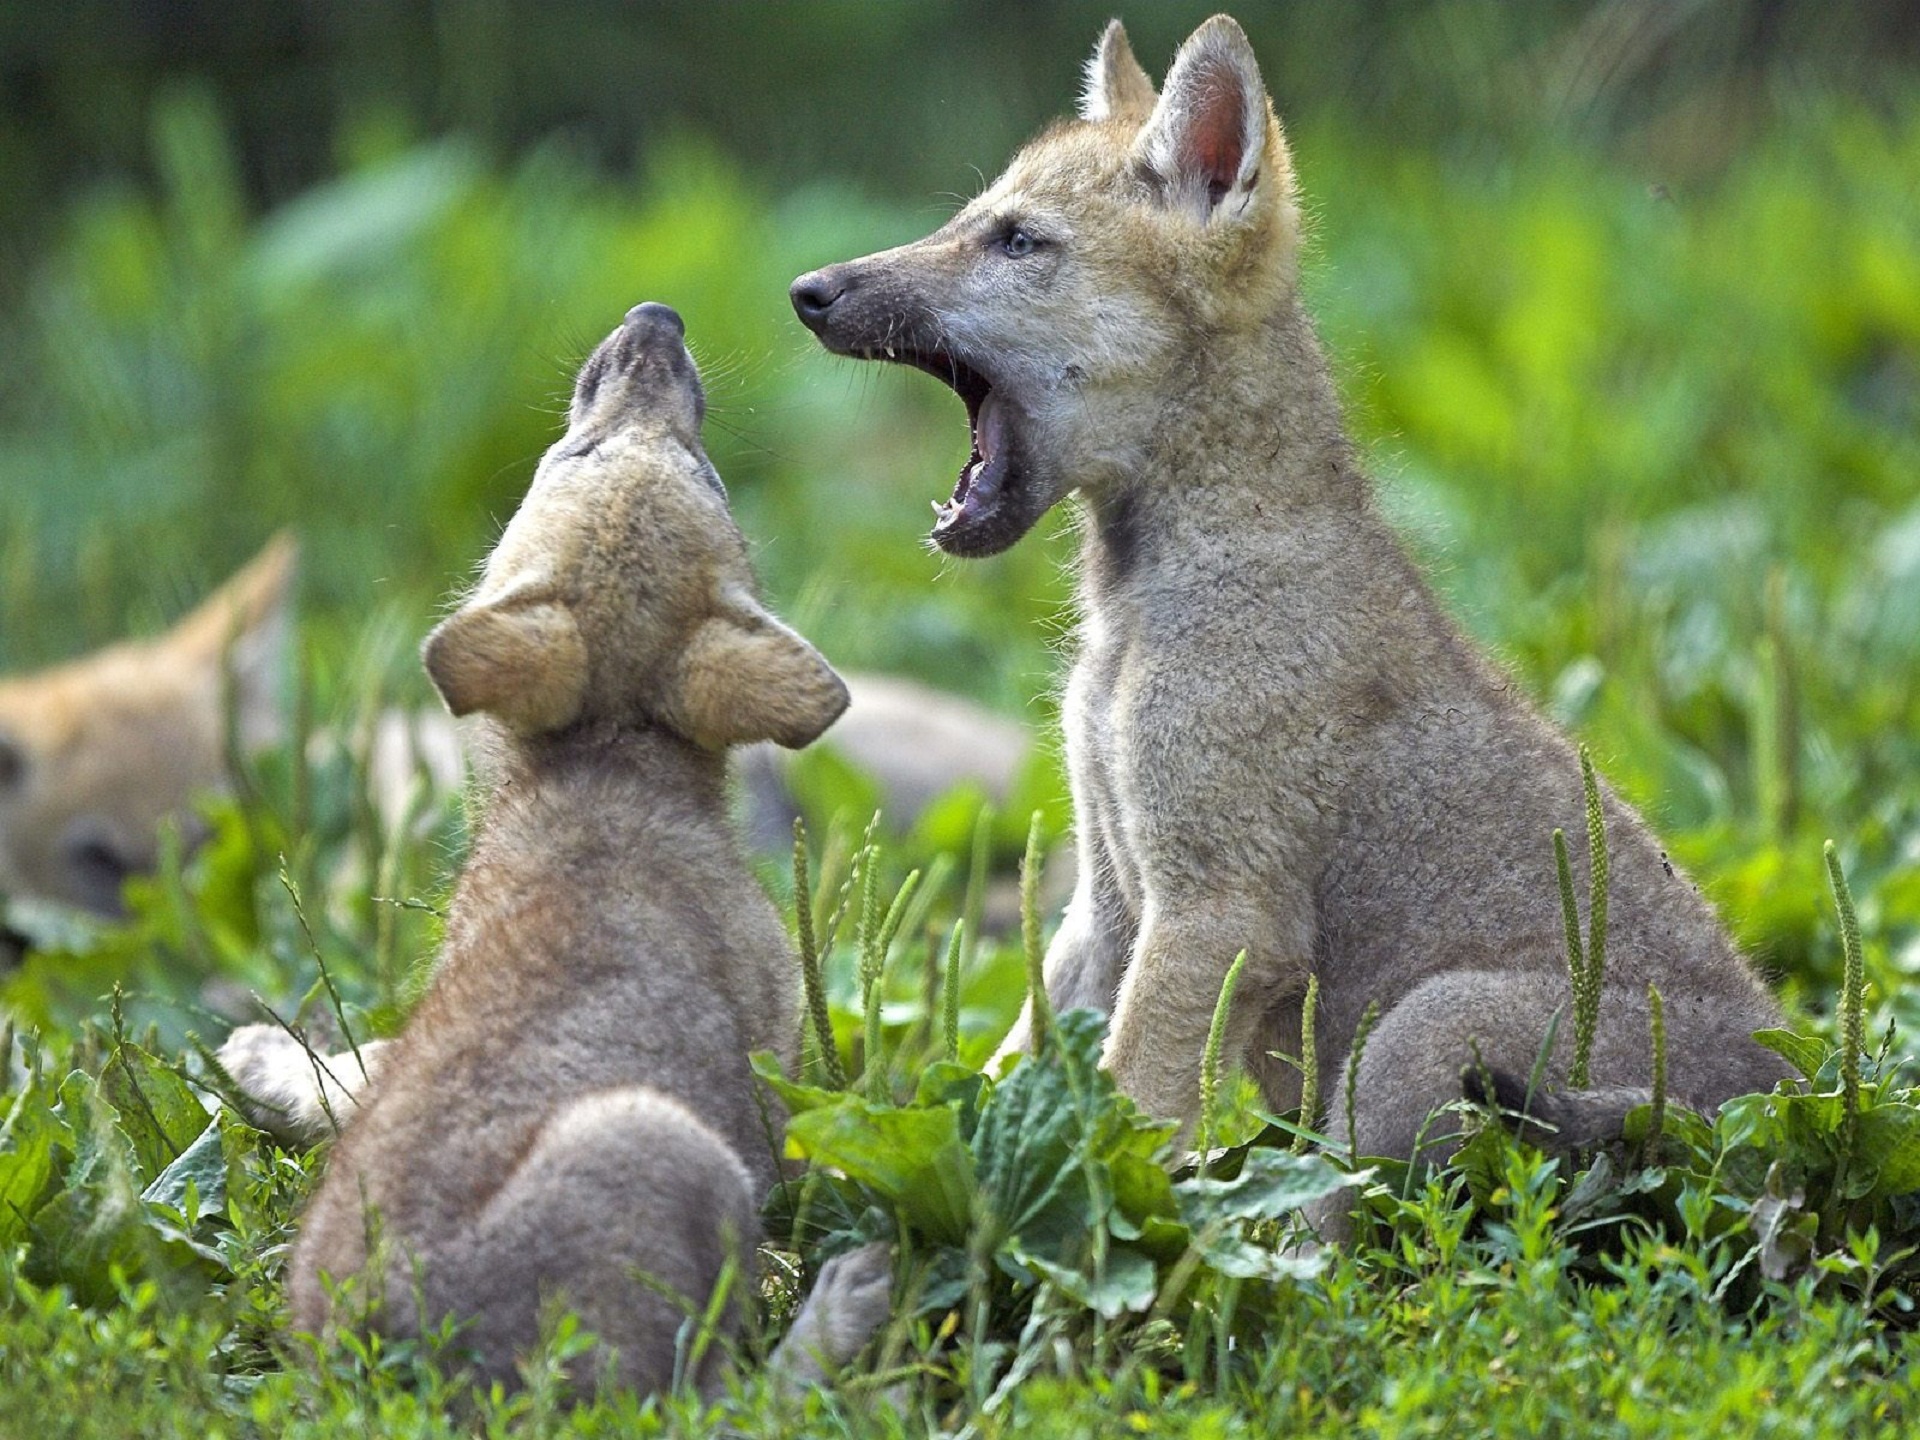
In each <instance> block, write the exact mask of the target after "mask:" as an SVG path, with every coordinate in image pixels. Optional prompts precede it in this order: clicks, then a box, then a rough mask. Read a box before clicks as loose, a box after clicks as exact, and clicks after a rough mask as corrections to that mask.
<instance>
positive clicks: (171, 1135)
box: [100, 1044, 208, 1182]
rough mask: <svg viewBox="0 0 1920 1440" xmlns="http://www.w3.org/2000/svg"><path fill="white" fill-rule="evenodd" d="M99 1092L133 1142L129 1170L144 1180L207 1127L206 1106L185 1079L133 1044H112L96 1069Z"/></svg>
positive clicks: (160, 1168) (177, 1154)
mask: <svg viewBox="0 0 1920 1440" xmlns="http://www.w3.org/2000/svg"><path fill="white" fill-rule="evenodd" d="M100 1095H101V1097H102V1098H103V1099H104V1100H106V1102H107V1103H108V1104H109V1105H111V1106H112V1107H113V1108H114V1110H115V1112H116V1113H117V1114H118V1115H119V1118H120V1129H121V1131H122V1132H123V1133H124V1134H125V1135H126V1137H127V1138H128V1139H129V1140H130V1141H132V1142H133V1156H134V1170H135V1173H136V1174H137V1175H138V1176H139V1178H140V1179H141V1180H142V1181H143V1182H150V1181H152V1180H153V1178H154V1177H155V1176H157V1175H159V1174H160V1173H161V1171H163V1170H165V1169H166V1168H167V1167H168V1166H169V1165H171V1164H172V1163H173V1162H174V1161H175V1160H177V1159H179V1158H180V1156H181V1154H183V1153H184V1152H185V1150H186V1148H187V1147H188V1146H189V1145H191V1144H193V1142H194V1141H195V1140H197V1139H199V1138H200V1135H201V1134H202V1132H203V1131H205V1130H206V1128H207V1120H208V1115H207V1111H206V1107H205V1106H203V1105H202V1104H201V1103H200V1102H199V1100H198V1099H196V1098H195V1097H194V1093H193V1091H192V1090H191V1089H190V1088H189V1087H188V1085H187V1083H186V1081H184V1080H182V1079H181V1078H180V1077H179V1076H178V1075H176V1074H174V1073H173V1071H171V1070H169V1069H167V1068H166V1067H165V1066H164V1065H162V1064H161V1063H160V1062H159V1061H158V1060H156V1059H154V1057H153V1056H151V1055H149V1054H148V1053H147V1052H146V1051H144V1050H142V1049H141V1048H140V1047H139V1046H138V1045H129V1044H121V1045H116V1046H115V1047H114V1051H113V1054H112V1056H111V1057H110V1058H109V1059H108V1061H107V1066H106V1069H105V1070H103V1071H102V1072H101V1074H100Z"/></svg>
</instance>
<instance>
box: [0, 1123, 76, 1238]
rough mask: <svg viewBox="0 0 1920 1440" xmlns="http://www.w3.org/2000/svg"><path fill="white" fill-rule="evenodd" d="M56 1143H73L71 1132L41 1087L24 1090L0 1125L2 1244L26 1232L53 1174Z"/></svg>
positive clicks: (0, 1218) (0, 1224)
mask: <svg viewBox="0 0 1920 1440" xmlns="http://www.w3.org/2000/svg"><path fill="white" fill-rule="evenodd" d="M56 1143H64V1144H65V1145H67V1146H68V1147H71V1145H72V1135H71V1133H70V1132H69V1131H68V1130H67V1127H66V1126H65V1125H64V1124H62V1123H61V1121H60V1119H59V1118H58V1117H56V1116H55V1115H54V1113H53V1111H52V1110H51V1109H49V1108H48V1106H47V1102H46V1100H45V1099H44V1098H42V1096H41V1095H40V1093H39V1092H38V1091H34V1090H28V1091H23V1092H22V1093H21V1094H20V1095H19V1096H17V1097H16V1098H15V1100H14V1102H13V1106H12V1108H11V1109H10V1110H9V1111H8V1112H7V1119H6V1123H5V1125H4V1126H0V1246H7V1245H11V1244H12V1243H13V1242H14V1241H15V1240H17V1239H19V1238H20V1236H21V1235H23V1234H25V1233H26V1231H27V1223H28V1221H29V1220H30V1219H31V1218H32V1216H33V1213H34V1211H35V1210H36V1209H37V1208H38V1207H39V1205H40V1202H41V1200H42V1198H43V1197H44V1195H45V1192H46V1189H47V1182H48V1181H49V1180H50V1179H51V1178H52V1176H53V1154H54V1148H55V1145H56Z"/></svg>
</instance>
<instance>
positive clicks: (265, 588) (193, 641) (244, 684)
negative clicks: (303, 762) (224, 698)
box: [159, 530, 300, 750]
mask: <svg viewBox="0 0 1920 1440" xmlns="http://www.w3.org/2000/svg"><path fill="white" fill-rule="evenodd" d="M299 560H300V547H299V544H298V543H297V542H296V541H295V540H294V538H293V536H292V535H291V534H290V533H289V532H287V531H285V530H282V531H281V532H280V533H279V534H277V535H275V536H274V537H273V538H272V539H271V540H269V541H267V543H266V545H265V546H264V547H262V549H261V551H260V553H259V554H258V555H256V556H254V557H253V559H251V560H249V561H248V562H247V563H246V565H245V566H244V567H243V568H242V569H240V570H239V571H237V572H236V573H235V574H234V575H233V577H232V578H231V579H229V580H228V581H227V583H226V584H224V585H222V586H221V587H220V588H219V589H218V590H216V591H214V592H213V594H211V595H209V596H208V597H207V598H206V599H205V600H203V601H201V602H200V604H199V606H198V607H197V608H195V609H194V610H192V611H191V612H189V613H188V614H187V615H185V616H184V617H182V618H181V620H180V621H179V623H178V624H176V625H175V626H174V627H173V629H171V630H169V631H168V632H167V633H166V634H165V635H164V636H163V637H161V640H160V642H159V643H160V644H161V645H163V646H165V647H166V648H167V649H168V650H170V651H172V652H173V653H174V654H175V655H178V656H180V657H182V658H183V659H186V660H189V661H191V662H193V663H196V664H200V665H205V666H209V667H213V668H216V669H218V670H219V672H220V674H221V677H222V681H221V683H222V685H223V686H224V685H226V684H228V683H231V684H232V686H233V692H232V694H233V701H232V703H233V717H234V723H235V726H236V727H237V729H238V731H239V736H238V739H239V742H240V745H241V747H242V748H243V749H246V750H258V749H262V748H264V747H265V746H268V745H271V744H273V743H274V742H275V741H276V740H278V739H279V737H280V733H281V731H282V730H283V729H284V728H285V722H286V709H285V706H284V705H283V703H282V694H281V687H282V683H283V681H284V680H285V677H286V669H287V651H288V648H289V646H290V644H291V640H292V633H293V586H294V579H295V576H296V574H297V572H298V570H299Z"/></svg>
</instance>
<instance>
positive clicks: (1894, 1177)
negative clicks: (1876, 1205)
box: [1854, 1092, 1920, 1195]
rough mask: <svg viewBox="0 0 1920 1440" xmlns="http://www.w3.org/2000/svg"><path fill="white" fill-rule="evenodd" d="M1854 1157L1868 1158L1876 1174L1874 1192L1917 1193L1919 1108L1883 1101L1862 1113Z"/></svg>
mask: <svg viewBox="0 0 1920 1440" xmlns="http://www.w3.org/2000/svg"><path fill="white" fill-rule="evenodd" d="M1909 1093H1911V1092H1909ZM1854 1153H1855V1154H1856V1155H1860V1156H1866V1157H1870V1158H1871V1160H1872V1162H1873V1167H1874V1169H1875V1171H1876V1172H1877V1174H1876V1179H1875V1184H1874V1186H1873V1188H1874V1189H1875V1190H1878V1191H1879V1192H1880V1193H1882V1194H1885V1195H1901V1194H1904V1193H1906V1192H1907V1191H1909V1190H1920V1105H1909V1104H1904V1103H1899V1102H1895V1101H1882V1102H1881V1103H1880V1104H1878V1105H1875V1106H1873V1107H1872V1108H1871V1109H1868V1110H1863V1111H1862V1112H1861V1113H1860V1116H1859V1119H1858V1121H1857V1128H1856V1129H1855V1131H1854ZM1862 1193H1865V1192H1862Z"/></svg>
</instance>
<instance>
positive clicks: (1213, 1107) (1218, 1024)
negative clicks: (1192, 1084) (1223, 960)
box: [1198, 950, 1247, 1177]
mask: <svg viewBox="0 0 1920 1440" xmlns="http://www.w3.org/2000/svg"><path fill="white" fill-rule="evenodd" d="M1246 968H1247V952H1246V951H1244V950H1242V951H1241V952H1240V953H1239V954H1238V955H1236V956H1234V957H1233V964H1231V965H1229V966H1228V967H1227V974H1226V978H1225V979H1223V980H1222V981H1221V982H1220V996H1219V998H1218V999H1216V1000H1215V1001H1214V1002H1213V1019H1212V1020H1211V1021H1210V1022H1209V1023H1208V1025H1207V1047H1206V1049H1205V1050H1204V1051H1202V1052H1201V1055H1200V1136H1199V1142H1200V1143H1199V1147H1198V1148H1199V1151H1200V1174H1201V1175H1202V1176H1203V1177H1204V1176H1205V1175H1206V1173H1207V1153H1208V1152H1209V1151H1210V1150H1212V1149H1213V1137H1214V1134H1215V1132H1216V1129H1217V1127H1218V1124H1219V1120H1220V1113H1219V1105H1220V1050H1221V1047H1222V1046H1223V1045H1225V1044H1226V1040H1227V1020H1228V1018H1229V1016H1231V1014H1232V1013H1233V992H1234V990H1235V989H1236V988H1238V986H1239V984H1240V972H1241V971H1242V970H1244V969H1246Z"/></svg>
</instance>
